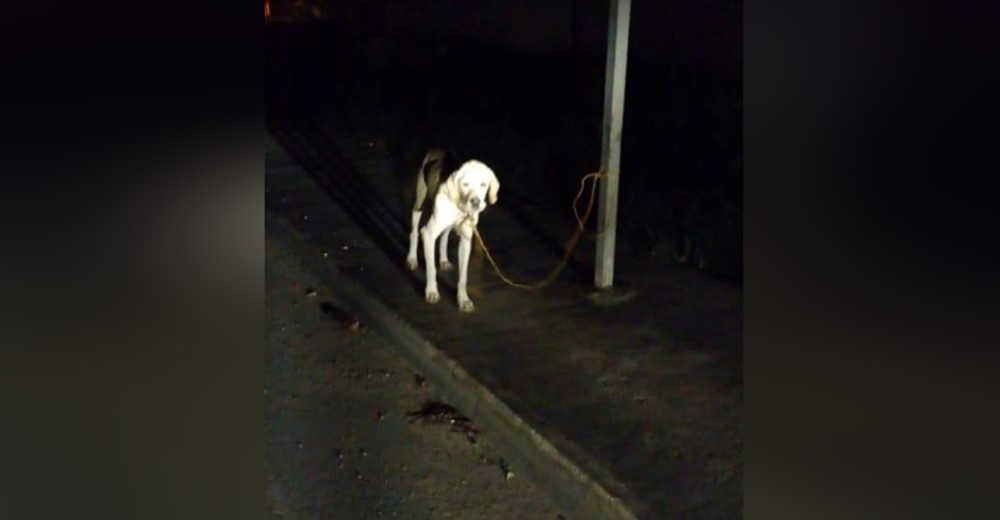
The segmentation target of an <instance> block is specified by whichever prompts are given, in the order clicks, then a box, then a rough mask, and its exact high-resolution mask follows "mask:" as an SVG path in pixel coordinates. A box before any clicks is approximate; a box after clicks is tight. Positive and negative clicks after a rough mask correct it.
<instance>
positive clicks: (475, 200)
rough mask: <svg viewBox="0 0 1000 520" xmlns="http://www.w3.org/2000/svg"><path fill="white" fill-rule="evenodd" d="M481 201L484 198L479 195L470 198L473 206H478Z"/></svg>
mask: <svg viewBox="0 0 1000 520" xmlns="http://www.w3.org/2000/svg"><path fill="white" fill-rule="evenodd" d="M481 202H482V200H480V199H479V197H472V198H471V199H469V204H472V207H473V208H478V207H479V203H481Z"/></svg>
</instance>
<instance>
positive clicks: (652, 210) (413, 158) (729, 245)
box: [265, 22, 743, 284]
mask: <svg viewBox="0 0 1000 520" xmlns="http://www.w3.org/2000/svg"><path fill="white" fill-rule="evenodd" d="M267 31H268V35H267V38H266V46H267V49H266V50H267V61H268V63H267V65H266V67H265V69H266V71H267V76H266V90H267V92H266V99H267V109H268V124H269V125H271V126H274V125H280V124H287V122H288V121H290V120H291V119H292V118H294V117H334V118H337V119H338V121H340V122H341V123H342V124H343V125H346V126H349V127H350V128H351V129H352V130H354V131H356V132H358V133H359V134H360V136H361V137H363V138H365V139H369V140H371V141H372V142H373V143H374V144H376V145H378V146H385V147H386V148H387V149H388V150H389V151H390V152H391V153H392V154H393V156H394V157H395V158H396V160H397V161H398V165H399V168H407V169H408V168H413V167H414V165H415V164H418V163H419V160H420V155H421V154H422V152H423V150H424V149H425V147H426V146H428V145H432V144H445V145H448V146H451V147H453V148H455V149H458V150H460V151H461V153H462V154H463V155H467V156H475V157H477V158H480V159H481V160H483V161H485V162H487V164H490V165H491V166H492V167H493V168H494V169H495V170H496V171H497V172H498V173H499V174H500V175H501V176H502V178H503V179H504V186H505V189H513V190H517V192H518V193H519V194H523V195H524V196H526V197H529V198H531V199H533V201H534V202H535V203H537V204H539V205H543V206H546V207H549V208H551V209H552V210H553V211H556V212H559V213H562V214H569V215H571V213H569V212H570V211H571V210H570V203H571V202H572V200H573V196H574V195H575V193H576V190H577V189H578V186H579V180H580V177H582V176H583V175H585V174H586V173H589V172H592V171H595V170H597V169H598V168H599V164H600V146H601V143H600V136H601V121H602V110H603V96H604V92H603V91H604V61H603V58H601V57H583V56H579V55H572V54H568V55H564V56H560V57H551V56H547V57H543V56H535V55H532V54H528V53H524V52H516V51H511V50H505V49H499V48H491V47H486V46H483V45H477V44H473V43H469V42H464V41H459V40H456V39H448V38H443V37H434V36H427V35H406V34H399V33H394V34H383V35H381V36H373V35H372V34H371V33H370V32H367V31H365V30H363V29H359V28H354V29H347V28H342V27H337V26H336V25H334V24H332V23H329V22H312V23H304V24H295V25H270V26H268V27H267ZM742 157H743V152H742V80H741V79H739V78H736V79H722V78H714V77H710V76H709V75H708V74H707V73H704V72H699V71H694V70H687V69H684V68H682V67H680V66H657V65H652V64H648V63H643V62H641V61H640V60H638V59H631V60H630V62H629V65H628V85H627V92H626V109H625V123H624V132H623V153H622V176H621V194H620V204H619V234H620V236H621V237H622V238H623V239H624V240H627V241H628V242H629V243H631V244H633V245H635V246H636V247H638V248H640V249H642V250H644V251H646V252H648V253H649V254H652V255H656V256H658V257H661V258H663V259H664V260H665V261H679V262H686V263H688V264H690V265H692V266H693V267H695V268H699V269H702V270H704V271H705V272H708V273H711V274H713V275H715V276H719V277H724V278H727V279H730V280H732V281H734V282H735V283H738V284H742V271H743V269H742V256H743V255H742V251H743V168H742V163H743V161H742Z"/></svg>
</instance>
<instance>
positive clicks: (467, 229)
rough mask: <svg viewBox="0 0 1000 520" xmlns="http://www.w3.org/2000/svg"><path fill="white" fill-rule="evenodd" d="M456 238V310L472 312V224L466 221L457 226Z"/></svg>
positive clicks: (473, 308)
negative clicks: (457, 236) (470, 256)
mask: <svg viewBox="0 0 1000 520" xmlns="http://www.w3.org/2000/svg"><path fill="white" fill-rule="evenodd" d="M459 233H460V235H459V240H458V310H460V311H462V312H473V311H475V310H476V306H475V305H473V304H472V300H471V299H469V292H468V290H467V285H468V282H469V254H470V253H471V252H472V226H471V225H470V224H468V223H466V224H464V225H462V226H460V227H459Z"/></svg>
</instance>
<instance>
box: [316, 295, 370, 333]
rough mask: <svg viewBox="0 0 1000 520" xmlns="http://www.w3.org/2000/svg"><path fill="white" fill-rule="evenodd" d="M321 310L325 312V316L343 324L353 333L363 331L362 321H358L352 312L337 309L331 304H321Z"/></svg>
mask: <svg viewBox="0 0 1000 520" xmlns="http://www.w3.org/2000/svg"><path fill="white" fill-rule="evenodd" d="M319 309H320V310H321V311H323V314H324V315H325V316H326V317H327V318H330V319H331V320H333V321H336V322H338V323H341V324H343V325H344V327H346V328H347V330H349V331H351V332H358V331H359V330H361V320H360V319H358V317H357V316H355V315H354V314H353V313H352V312H350V311H347V310H345V309H342V308H340V307H337V306H336V305H334V304H332V303H330V302H320V304H319Z"/></svg>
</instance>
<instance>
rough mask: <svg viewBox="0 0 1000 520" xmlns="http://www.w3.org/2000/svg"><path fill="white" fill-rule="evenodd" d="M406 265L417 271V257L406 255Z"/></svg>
mask: <svg viewBox="0 0 1000 520" xmlns="http://www.w3.org/2000/svg"><path fill="white" fill-rule="evenodd" d="M406 267H409V268H410V270H411V271H416V270H417V267H418V265H417V259H416V258H411V257H406Z"/></svg>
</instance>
